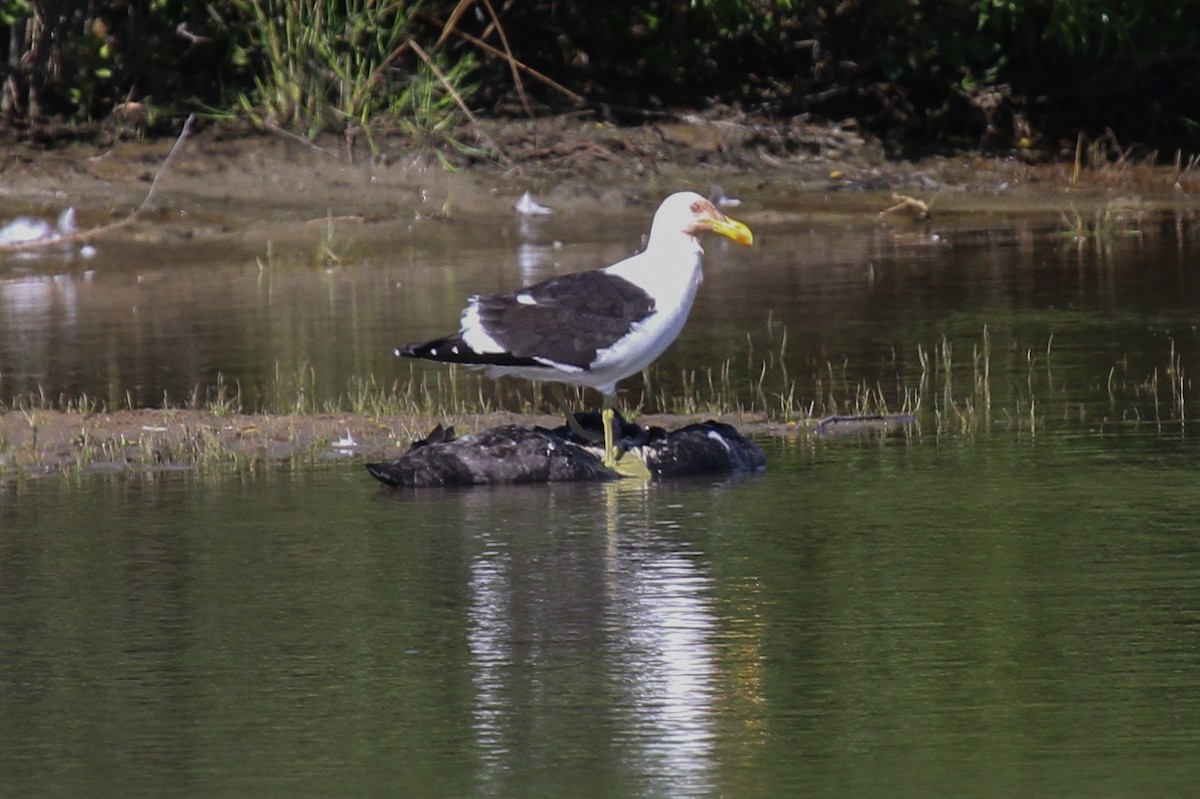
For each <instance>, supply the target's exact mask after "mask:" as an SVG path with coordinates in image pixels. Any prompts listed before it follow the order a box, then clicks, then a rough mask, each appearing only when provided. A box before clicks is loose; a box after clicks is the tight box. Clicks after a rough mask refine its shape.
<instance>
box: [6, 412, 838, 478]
mask: <svg viewBox="0 0 1200 799" xmlns="http://www.w3.org/2000/svg"><path fill="white" fill-rule="evenodd" d="M703 418H704V419H708V418H711V417H709V416H705V417H703ZM716 420H717V421H721V422H724V423H726V424H731V425H734V426H736V427H737V428H738V429H739V430H740V431H741V432H743V433H745V434H747V435H755V436H772V435H789V434H790V435H795V434H797V433H801V432H804V431H806V430H809V429H811V427H810V426H809V425H799V426H797V425H796V424H780V423H775V422H768V421H766V419H765V417H763V416H761V415H755V414H726V415H721V416H718V417H716ZM698 421H702V419H701V418H700V417H681V416H668V415H653V416H645V417H640V418H639V422H641V423H642V424H645V425H658V426H661V427H665V428H667V429H676V428H678V427H682V426H684V425H686V424H689V423H692V422H698ZM439 422H441V423H443V424H449V425H453V426H454V427H455V428H456V429H457V430H458V431H459V433H460V434H466V433H469V432H476V431H479V430H484V429H487V428H491V427H497V426H500V425H504V424H520V425H541V426H544V427H555V426H558V425H560V424H562V419H561V418H558V417H553V416H529V415H523V414H514V413H489V414H479V415H474V416H459V417H453V418H440V419H436V420H435V419H433V418H432V417H431V418H417V417H412V416H380V417H375V416H361V415H356V414H351V413H342V414H315V415H278V416H276V415H251V414H216V413H213V412H211V411H201V410H184V409H175V410H137V411H128V410H126V411H117V412H115V413H78V412H64V411H56V410H35V411H31V410H23V411H9V412H7V413H3V414H0V479H3V478H9V479H15V478H18V477H40V476H46V475H52V474H59V473H62V472H68V471H75V470H78V471H81V472H85V473H90V472H103V471H162V470H172V469H197V470H203V469H218V470H219V469H255V468H260V467H268V466H277V465H281V464H286V463H315V462H324V461H335V460H353V461H356V462H362V461H365V460H367V459H371V458H376V459H391V458H395V457H398V456H399V455H401V454H402V453H403V452H404V451H405V450H407V449H408V447H409V445H410V444H411V443H412V442H413V441H414V440H417V439H420V438H423V437H424V436H425V435H426V434H427V433H428V432H429V431H430V430H431V429H433V427H434V425H436V424H437V423H439ZM814 425H815V422H814Z"/></svg>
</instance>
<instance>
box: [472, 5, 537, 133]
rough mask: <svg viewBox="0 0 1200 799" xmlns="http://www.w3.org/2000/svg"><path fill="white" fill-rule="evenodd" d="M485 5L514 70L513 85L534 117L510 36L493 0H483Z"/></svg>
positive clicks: (506, 59)
mask: <svg viewBox="0 0 1200 799" xmlns="http://www.w3.org/2000/svg"><path fill="white" fill-rule="evenodd" d="M482 2H483V7H484V8H486V9H487V10H488V13H489V14H491V15H492V23H493V24H494V25H495V26H496V35H497V36H499V37H500V44H501V45H503V46H504V60H505V61H507V62H508V68H509V70H510V71H511V72H512V76H513V85H515V86H516V87H517V95H518V96H519V97H520V98H521V105H522V106H523V107H524V108H525V113H526V114H527V115H528V116H529V118H530V119H533V108H532V107H530V105H529V97H528V96H526V94H525V84H524V83H522V82H521V73H520V71H519V70H518V69H517V65H516V63H515V62H516V58H514V57H513V54H512V48H511V47H509V46H508V37H507V36H505V35H504V26H503V25H501V24H500V17H498V16H496V9H494V8H492V3H491V0H482Z"/></svg>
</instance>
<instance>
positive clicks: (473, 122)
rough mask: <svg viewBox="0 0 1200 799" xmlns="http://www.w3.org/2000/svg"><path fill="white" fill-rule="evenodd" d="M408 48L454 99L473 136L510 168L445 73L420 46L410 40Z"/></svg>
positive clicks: (508, 159)
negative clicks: (480, 140)
mask: <svg viewBox="0 0 1200 799" xmlns="http://www.w3.org/2000/svg"><path fill="white" fill-rule="evenodd" d="M409 46H410V47H412V50H413V52H414V53H416V54H417V56H418V57H419V58H420V59H421V60H422V61H424V62H425V64H426V65H427V66H428V67H429V69H430V70H431V71H432V72H433V74H434V76H435V77H437V79H438V80H439V81H440V82H441V84H442V86H443V87H444V88H445V89H446V91H447V92H448V93H449V94H450V96H451V97H453V98H454V102H455V103H457V104H458V107H459V108H460V109H461V110H462V112H463V113H464V114H466V117H467V119H468V120H469V121H470V122H471V125H472V126H473V127H474V128H475V135H476V136H478V137H479V138H480V139H482V140H483V141H484V142H485V143H486V144H487V145H488V146H489V147H491V148H492V150H493V152H495V153H496V158H498V159H499V160H500V162H501V163H503V164H504V165H505V166H511V165H512V160H511V159H510V158H509V157H508V156H506V155H505V154H504V152H503V151H502V150H501V149H500V145H498V144H497V143H496V142H495V141H493V140H492V137H491V136H488V135H487V134H486V133H484V131H483V127H482V126H481V125H480V124H479V120H478V119H476V118H475V115H474V114H472V113H471V109H470V108H467V104H466V103H465V102H463V99H462V97H460V96H459V94H458V92H457V91H455V90H454V85H453V84H452V83H450V81H449V79H447V78H446V73H444V72H442V70H441V69H439V68H438V65H437V64H435V63H434V61H433V59H432V58H430V57H429V53H427V52H425V50H424V48H422V47H421V45H419V44H417V43H416V42H415V41H413V40H412V39H410V40H409Z"/></svg>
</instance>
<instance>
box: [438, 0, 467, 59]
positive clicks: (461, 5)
mask: <svg viewBox="0 0 1200 799" xmlns="http://www.w3.org/2000/svg"><path fill="white" fill-rule="evenodd" d="M474 3H475V0H459V2H458V5H456V6H455V7H454V10H453V11H451V12H450V18H449V19H448V20H446V22H445V24H444V25H442V35H441V36H439V37H438V40H437V41H436V42H434V44H433V46H434V48H435V49H436V48H438V47H441V46H442V45H443V44H445V43H446V40H447V39H449V38H450V34H451V33H457V32H458V21H459V20H460V19H462V17H463V14H465V13H467V9H468V8H470V7H471V6H472V5H474Z"/></svg>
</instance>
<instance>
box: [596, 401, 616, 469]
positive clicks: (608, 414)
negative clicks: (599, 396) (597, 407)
mask: <svg viewBox="0 0 1200 799" xmlns="http://www.w3.org/2000/svg"><path fill="white" fill-rule="evenodd" d="M600 419H601V420H602V421H603V422H604V465H605V466H607V467H608V468H610V469H613V468H615V467H616V465H617V444H616V442H615V441H613V409H612V400H610V399H609V398H608V397H605V398H604V410H602V411H600Z"/></svg>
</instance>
